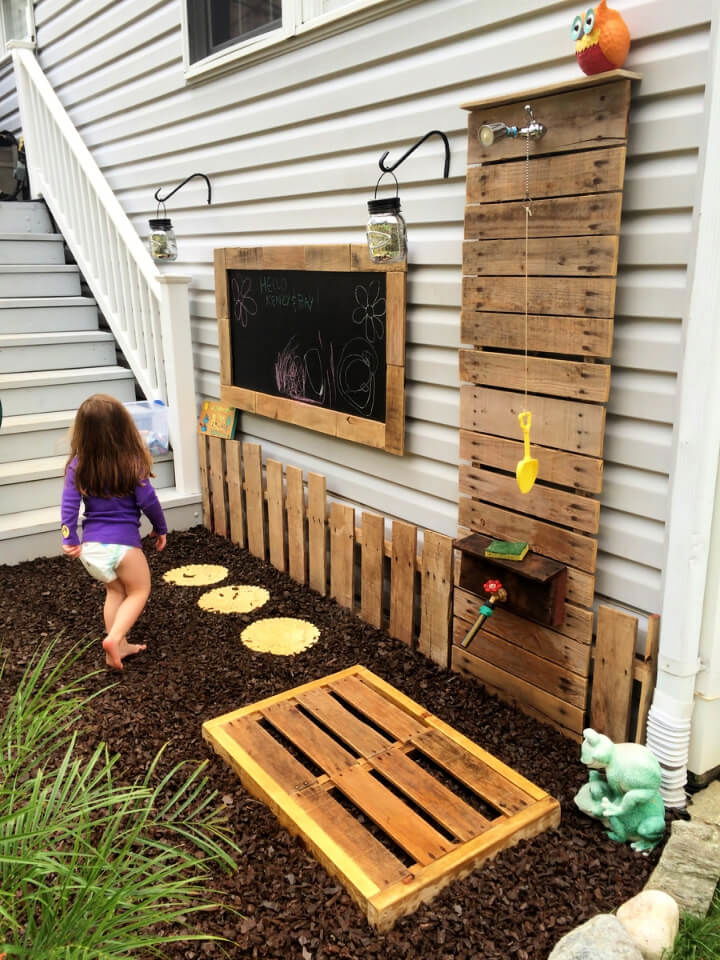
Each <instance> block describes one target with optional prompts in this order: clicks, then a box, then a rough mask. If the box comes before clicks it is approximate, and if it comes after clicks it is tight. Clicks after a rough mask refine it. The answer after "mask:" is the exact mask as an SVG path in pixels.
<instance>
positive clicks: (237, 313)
mask: <svg viewBox="0 0 720 960" xmlns="http://www.w3.org/2000/svg"><path fill="white" fill-rule="evenodd" d="M230 289H231V291H232V302H233V317H234V319H235V321H236V322H237V323H239V324H240V325H241V326H243V327H246V326H247V325H248V320H249V319H250V317H254V316H255V314H256V313H257V303H256V302H255V300H254V299H253V297H251V296H250V293H251V292H252V281H251V280H250V277H243V281H242V286H240V284H239V283H238V281H237V279H236V278H235V277H233V278H232V280H231V282H230Z"/></svg>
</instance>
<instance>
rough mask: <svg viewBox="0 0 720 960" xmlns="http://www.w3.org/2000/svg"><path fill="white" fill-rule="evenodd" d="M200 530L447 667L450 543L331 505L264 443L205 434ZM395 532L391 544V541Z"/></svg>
mask: <svg viewBox="0 0 720 960" xmlns="http://www.w3.org/2000/svg"><path fill="white" fill-rule="evenodd" d="M198 437H199V452H200V477H201V489H202V498H203V522H204V524H205V526H206V527H207V528H208V529H210V530H212V531H213V532H214V533H217V534H220V535H221V536H224V537H229V538H230V539H231V540H232V541H233V542H234V543H236V544H237V545H238V546H240V547H242V548H246V549H247V550H248V551H249V552H250V553H251V554H252V555H253V556H255V557H258V558H259V559H261V560H264V561H268V560H269V562H270V563H271V564H272V565H273V566H274V567H275V568H276V569H277V570H281V571H282V572H284V573H288V574H289V575H290V576H291V577H292V578H293V580H296V581H297V582H298V583H302V584H306V585H307V586H308V587H310V589H312V590H315V591H316V592H317V593H319V594H321V595H322V596H330V597H332V598H333V599H335V600H336V601H337V602H338V603H339V604H341V605H342V606H344V607H347V608H348V609H349V610H352V611H353V612H354V613H356V614H357V615H358V616H359V617H360V618H361V619H362V620H364V621H366V622H367V623H369V624H371V625H372V626H374V627H377V628H384V629H385V630H386V631H387V632H388V634H389V635H390V636H391V637H394V638H396V639H398V640H402V641H403V642H404V643H406V644H408V646H411V647H413V648H415V649H417V650H418V651H419V652H420V653H423V654H424V655H425V656H427V657H429V658H430V659H431V660H434V661H435V663H437V664H439V665H440V666H442V667H447V666H448V661H449V656H450V647H451V636H450V625H451V602H452V590H453V541H452V538H451V537H446V536H444V535H443V534H440V533H436V532H434V531H431V530H420V531H419V530H418V528H417V527H416V526H414V525H413V524H411V523H405V522H404V521H402V520H392V521H388V522H386V518H385V517H383V516H380V515H378V514H374V513H370V512H367V511H362V512H361V513H360V518H359V519H360V522H359V524H357V518H356V512H355V509H354V508H353V507H352V506H350V505H348V504H344V503H337V502H333V501H330V500H329V499H328V495H327V483H326V479H325V477H324V476H322V475H321V474H318V473H311V472H310V473H308V474H307V476H304V474H303V471H302V470H301V469H300V468H299V467H295V466H291V465H289V464H287V465H285V464H282V463H281V462H280V461H278V460H273V459H271V458H266V459H265V461H264V463H263V456H262V449H261V447H260V445H259V444H257V443H249V442H247V441H242V442H241V441H237V440H224V439H221V438H219V437H209V436H206V435H205V434H203V433H199V434H198ZM388 526H389V530H390V534H391V536H390V538H389V539H387V538H386V527H388Z"/></svg>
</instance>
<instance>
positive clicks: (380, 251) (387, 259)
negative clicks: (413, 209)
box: [367, 171, 407, 263]
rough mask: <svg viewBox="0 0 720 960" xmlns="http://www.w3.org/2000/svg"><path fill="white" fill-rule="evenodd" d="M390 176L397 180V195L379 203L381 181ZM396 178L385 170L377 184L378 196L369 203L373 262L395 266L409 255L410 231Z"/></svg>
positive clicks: (369, 247) (369, 250)
mask: <svg viewBox="0 0 720 960" xmlns="http://www.w3.org/2000/svg"><path fill="white" fill-rule="evenodd" d="M385 173H390V176H391V177H392V178H393V180H394V181H395V196H394V197H385V198H383V199H380V200H378V195H377V191H378V186H379V185H380V181H381V180H382V178H383V177H384V176H385ZM399 190H400V187H399V184H398V181H397V177H396V176H395V174H394V173H392V171H385V172H384V173H381V174H380V176H379V177H378V181H377V183H376V184H375V195H374V197H373V199H372V200H368V215H369V216H368V222H367V243H368V252H369V254H370V259H371V260H372V262H373V263H396V262H397V261H399V260H404V259H405V258H406V256H407V229H406V226H405V220H404V219H403V215H402V214H401V213H400V195H399Z"/></svg>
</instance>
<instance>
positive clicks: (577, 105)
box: [468, 78, 630, 163]
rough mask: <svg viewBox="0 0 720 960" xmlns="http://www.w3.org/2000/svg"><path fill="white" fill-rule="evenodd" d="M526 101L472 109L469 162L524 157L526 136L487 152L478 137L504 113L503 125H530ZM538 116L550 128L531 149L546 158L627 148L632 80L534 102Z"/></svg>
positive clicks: (538, 96)
mask: <svg viewBox="0 0 720 960" xmlns="http://www.w3.org/2000/svg"><path fill="white" fill-rule="evenodd" d="M527 102H528V100H527V99H523V100H519V101H517V102H509V103H504V104H502V105H498V106H494V107H493V108H492V110H488V108H487V107H482V106H478V107H474V106H473V107H470V108H469V109H470V114H469V116H468V163H484V162H490V163H494V162H496V161H498V160H503V159H506V158H519V157H524V156H525V149H526V143H525V138H524V137H518V138H517V139H513V138H512V137H507V138H506V139H504V140H500V141H499V142H498V143H494V144H492V146H490V147H484V146H483V145H482V143H481V142H480V138H479V137H478V131H479V129H480V127H481V126H482V124H483V123H487V121H488V120H492V119H494V117H495V113H496V111H497V110H499V109H501V110H502V117H503V121H504V122H505V123H508V124H514V125H515V126H517V127H518V128H520V127H522V126H523V125H524V124H525V123H526V122H527V114H526V113H525V104H526V103H527ZM532 104H533V109H534V110H535V115H536V116H537V117H538V118H539V119H540V120H541V122H542V123H544V124H545V125H546V126H547V133H546V134H545V136H544V137H543V138H542V139H541V140H539V141H536V142H534V143H532V145H531V151H532V152H536V153H542V154H551V153H568V152H570V153H575V152H576V151H577V150H580V149H584V150H593V149H596V150H597V149H602V148H607V147H612V146H624V144H625V141H626V138H627V125H628V111H629V108H630V79H629V78H619V79H617V80H612V81H611V82H609V83H604V84H603V85H602V86H588V85H584V86H583V87H581V88H579V89H577V90H572V89H570V90H565V91H563V92H560V93H556V94H550V95H549V96H542V94H538V95H537V96H534V97H533V100H532Z"/></svg>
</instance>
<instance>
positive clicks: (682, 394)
mask: <svg viewBox="0 0 720 960" xmlns="http://www.w3.org/2000/svg"><path fill="white" fill-rule="evenodd" d="M719 11H720V4H719V3H718V0H715V2H714V3H713V14H712V27H711V43H710V69H709V75H708V83H707V86H706V94H705V103H706V109H707V118H708V119H707V142H706V145H705V151H704V157H703V155H702V152H701V171H702V187H701V191H700V198H699V202H698V205H697V208H696V209H697V211H698V235H697V236H698V239H697V248H696V256H695V264H694V272H693V279H692V288H691V294H690V304H689V310H688V315H687V318H686V322H685V330H684V350H683V362H682V368H681V372H680V383H679V397H678V412H677V417H676V425H675V462H674V465H673V471H672V475H671V476H672V493H671V498H670V510H669V517H668V541H667V560H666V564H665V576H664V596H663V608H662V621H661V622H662V633H661V637H660V650H659V655H658V677H657V686H656V689H655V695H654V697H653V704H652V707H651V709H650V715H649V718H648V732H647V745H648V746H649V747H650V749H651V750H652V751H653V753H655V755H656V756H657V757H658V759H659V760H660V763H661V765H662V767H663V786H662V788H661V792H662V794H663V799H664V800H665V802H666V804H667V805H668V806H684V805H685V791H684V789H683V788H684V786H685V783H686V780H687V760H688V749H689V742H690V734H691V723H692V715H693V705H694V698H695V685H696V678H697V674H698V672H699V671H700V669H701V663H700V638H701V631H702V626H703V610H704V606H705V599H706V593H707V590H708V584H709V578H708V570H709V562H710V545H711V533H712V523H713V514H714V504H715V492H716V485H717V477H718V453H719V452H720V376H719V375H718V369H719V368H720V310H719V309H718V305H719V304H720V190H719V189H718V170H720V56H719V55H718V48H717V45H718V37H717V31H718V14H719ZM710 589H711V590H712V589H714V588H713V585H712V583H710Z"/></svg>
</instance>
